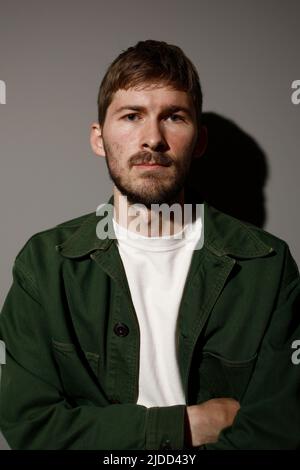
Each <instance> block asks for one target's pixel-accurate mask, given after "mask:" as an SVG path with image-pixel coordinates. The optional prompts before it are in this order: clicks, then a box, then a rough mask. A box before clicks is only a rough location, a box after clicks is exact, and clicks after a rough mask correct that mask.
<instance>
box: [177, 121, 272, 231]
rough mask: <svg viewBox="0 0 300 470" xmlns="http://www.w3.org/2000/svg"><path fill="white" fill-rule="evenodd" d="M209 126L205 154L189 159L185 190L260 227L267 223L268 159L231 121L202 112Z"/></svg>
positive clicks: (195, 199) (205, 123) (206, 124)
mask: <svg viewBox="0 0 300 470" xmlns="http://www.w3.org/2000/svg"><path fill="white" fill-rule="evenodd" d="M202 122H203V125H205V126H206V127H207V129H208V145H207V149H206V151H205V154H204V155H203V156H202V157H201V158H199V159H196V160H194V161H193V162H192V164H191V169H190V173H189V177H188V180H187V184H186V189H187V191H188V192H191V194H192V200H193V201H194V202H197V201H200V200H203V199H204V200H205V201H207V202H208V203H209V204H210V205H212V206H214V207H215V208H217V209H219V210H220V211H222V212H225V213H226V214H230V215H232V216H233V217H236V218H237V219H240V220H243V221H246V222H250V223H251V224H254V225H256V226H258V227H261V228H263V227H264V225H265V223H266V217H267V215H266V208H265V197H264V186H265V184H266V181H267V177H268V167H267V160H266V156H265V154H264V152H263V151H262V149H261V148H260V147H259V145H258V144H257V143H256V142H255V140H254V139H253V138H252V137H250V136H249V135H248V134H246V133H245V132H244V131H243V130H241V129H240V128H239V127H238V126H237V125H236V124H235V123H234V122H232V121H230V120H228V119H225V118H224V117H222V116H219V115H218V114H215V113H203V121H202Z"/></svg>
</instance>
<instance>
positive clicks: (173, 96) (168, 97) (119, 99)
mask: <svg viewBox="0 0 300 470" xmlns="http://www.w3.org/2000/svg"><path fill="white" fill-rule="evenodd" d="M127 105H129V106H130V105H132V106H133V105H139V106H143V107H145V108H149V109H150V108H151V109H154V108H155V109H157V110H162V109H163V108H164V107H167V106H171V105H174V106H175V105H176V106H183V107H186V108H189V109H190V110H192V109H193V106H194V105H193V101H192V98H191V96H190V95H189V94H188V93H187V92H186V91H182V90H176V89H175V88H173V87H171V86H167V85H152V86H149V85H148V86H147V87H143V88H142V87H141V86H139V87H134V88H129V89H128V90H124V89H119V90H117V91H116V92H115V93H114V95H113V99H112V101H111V104H110V106H109V108H108V110H110V112H115V111H116V110H117V109H118V108H119V107H122V106H127Z"/></svg>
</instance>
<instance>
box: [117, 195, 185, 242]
mask: <svg viewBox="0 0 300 470" xmlns="http://www.w3.org/2000/svg"><path fill="white" fill-rule="evenodd" d="M184 199H185V198H184V189H183V190H182V191H181V193H180V194H179V197H178V198H177V199H176V200H175V201H174V202H173V203H172V204H166V203H165V204H162V205H153V207H151V208H150V209H148V208H147V207H146V206H144V205H135V204H131V203H129V202H128V199H127V197H126V196H124V195H123V194H121V193H120V191H119V190H118V189H117V188H116V187H115V186H114V219H115V221H116V222H117V223H118V224H119V225H121V226H122V227H124V228H126V229H127V230H130V231H132V232H135V233H137V234H139V235H142V236H146V237H162V236H168V235H175V234H176V233H178V232H180V231H181V230H182V229H183V228H184V225H185V224H187V223H188V222H189V221H190V220H191V218H192V217H193V214H190V212H191V207H189V205H186V204H184Z"/></svg>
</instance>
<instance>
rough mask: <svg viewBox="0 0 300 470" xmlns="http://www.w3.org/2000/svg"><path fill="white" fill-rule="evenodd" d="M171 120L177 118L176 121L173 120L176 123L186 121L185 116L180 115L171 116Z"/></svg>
mask: <svg viewBox="0 0 300 470" xmlns="http://www.w3.org/2000/svg"><path fill="white" fill-rule="evenodd" d="M170 118H175V119H171V120H172V121H174V122H176V121H178V120H179V121H184V118H183V116H180V114H171V115H170Z"/></svg>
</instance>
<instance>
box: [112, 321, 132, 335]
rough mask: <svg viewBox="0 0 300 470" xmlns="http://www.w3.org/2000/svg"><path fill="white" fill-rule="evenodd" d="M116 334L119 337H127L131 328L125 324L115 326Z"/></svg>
mask: <svg viewBox="0 0 300 470" xmlns="http://www.w3.org/2000/svg"><path fill="white" fill-rule="evenodd" d="M114 332H115V334H116V335H117V336H127V335H128V333H129V328H128V326H127V325H125V324H124V323H116V324H115V326H114Z"/></svg>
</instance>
